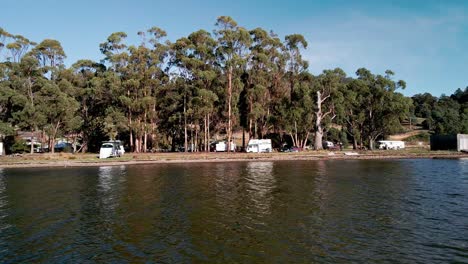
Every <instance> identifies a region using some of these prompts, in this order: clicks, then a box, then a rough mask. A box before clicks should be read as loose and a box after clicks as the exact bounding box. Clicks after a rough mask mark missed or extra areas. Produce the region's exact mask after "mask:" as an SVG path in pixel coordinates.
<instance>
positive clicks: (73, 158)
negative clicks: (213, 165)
mask: <svg viewBox="0 0 468 264" xmlns="http://www.w3.org/2000/svg"><path fill="white" fill-rule="evenodd" d="M421 158H423V159H434V158H436V159H459V158H467V159H468V154H466V153H460V152H449V151H445V152H431V151H408V150H405V151H365V152H359V153H358V152H353V151H342V152H341V151H339V152H327V151H318V152H317V151H309V152H299V153H255V154H254V153H154V154H133V153H129V154H126V155H125V156H124V157H121V158H111V159H98V158H97V155H96V154H76V155H73V154H64V153H59V154H33V155H28V154H27V155H22V156H4V157H1V158H0V168H29V167H84V166H117V165H135V164H158V163H188V162H238V161H282V160H284V161H294V160H348V159H368V160H369V159H421Z"/></svg>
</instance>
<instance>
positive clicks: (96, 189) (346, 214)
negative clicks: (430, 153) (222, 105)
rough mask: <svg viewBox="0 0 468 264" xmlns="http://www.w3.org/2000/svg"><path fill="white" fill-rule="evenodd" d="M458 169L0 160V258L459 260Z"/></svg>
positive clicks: (463, 240) (461, 209) (467, 196)
mask: <svg viewBox="0 0 468 264" xmlns="http://www.w3.org/2000/svg"><path fill="white" fill-rule="evenodd" d="M467 173H468V161H465V160H463V161H457V160H403V161H401V160H400V161H398V160H395V161H361V160H355V161H297V162H291V161H287V162H286V161H284V162H233V163H200V164H164V165H163V164H159V165H141V166H125V167H124V166H121V167H106V166H103V167H92V168H73V169H70V168H68V169H57V168H56V169H50V168H40V169H33V170H31V169H15V170H13V169H5V170H1V169H0V202H2V203H3V204H2V205H3V211H2V208H1V207H0V215H1V214H3V215H4V216H5V217H4V218H3V219H1V218H0V259H1V261H0V262H5V263H38V262H56V263H68V262H73V263H87V262H98V263H100V262H111V263H113V262H115V263H126V262H128V263H140V262H151V261H153V262H158V263H349V262H356V263H380V262H382V263H386V262H388V263H393V262H398V261H402V260H404V262H408V263H433V262H441V263H442V262H443V263H448V262H457V261H458V262H460V263H464V262H466V261H467V260H468V256H467V251H466V245H467V243H468V240H467V237H468V228H467V226H466V223H468V215H467V214H466V209H467V205H468V175H467ZM6 202H8V204H7V203H6ZM8 226H9V227H10V228H5V227H8Z"/></svg>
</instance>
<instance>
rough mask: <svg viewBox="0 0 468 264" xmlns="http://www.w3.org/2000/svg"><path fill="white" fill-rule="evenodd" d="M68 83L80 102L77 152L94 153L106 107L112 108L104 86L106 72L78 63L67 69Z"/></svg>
mask: <svg viewBox="0 0 468 264" xmlns="http://www.w3.org/2000/svg"><path fill="white" fill-rule="evenodd" d="M69 70H70V71H71V73H70V75H69V81H70V82H71V83H72V84H73V86H74V87H75V91H74V98H75V100H77V101H78V102H79V103H80V109H79V116H80V117H81V119H82V120H83V123H82V126H81V127H80V129H79V130H80V131H79V134H80V135H81V138H82V144H81V149H80V151H82V152H87V151H88V150H92V151H96V150H97V148H98V145H99V144H100V142H97V141H100V140H101V138H102V136H103V135H102V134H103V129H104V128H103V119H104V118H105V112H106V108H107V107H108V106H109V105H114V102H115V99H113V96H112V92H111V91H112V90H113V89H111V88H110V87H109V86H106V80H105V79H106V69H105V66H104V65H103V64H101V63H97V62H94V61H91V60H79V61H77V62H75V63H74V64H73V65H72V66H71V68H70V69H69Z"/></svg>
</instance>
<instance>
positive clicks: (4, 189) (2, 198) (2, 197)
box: [0, 168, 6, 217]
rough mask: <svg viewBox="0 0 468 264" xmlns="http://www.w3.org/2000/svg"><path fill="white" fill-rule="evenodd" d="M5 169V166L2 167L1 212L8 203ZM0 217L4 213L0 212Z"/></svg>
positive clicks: (0, 187) (0, 174) (0, 182)
mask: <svg viewBox="0 0 468 264" xmlns="http://www.w3.org/2000/svg"><path fill="white" fill-rule="evenodd" d="M3 171H4V169H3V168H0V212H1V210H2V208H3V207H4V206H5V205H6V198H5V196H6V194H5V192H6V183H5V176H4V175H3ZM0 217H2V215H1V214H0Z"/></svg>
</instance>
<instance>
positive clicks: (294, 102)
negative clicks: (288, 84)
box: [276, 72, 315, 148]
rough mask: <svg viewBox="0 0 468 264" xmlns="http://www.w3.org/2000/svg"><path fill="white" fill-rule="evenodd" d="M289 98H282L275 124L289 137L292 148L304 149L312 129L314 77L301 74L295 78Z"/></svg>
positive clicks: (308, 74)
mask: <svg viewBox="0 0 468 264" xmlns="http://www.w3.org/2000/svg"><path fill="white" fill-rule="evenodd" d="M295 82H296V83H295V85H294V88H293V90H292V92H290V97H283V99H282V104H281V107H280V110H279V112H278V113H277V117H276V118H277V120H276V121H277V122H279V123H281V124H282V127H283V131H284V132H285V133H286V134H287V135H289V136H290V137H291V140H292V143H293V145H294V146H298V147H302V148H304V147H305V146H306V145H307V141H308V139H309V135H310V133H311V132H312V130H313V128H314V123H313V119H314V98H315V94H314V87H313V86H314V83H313V82H314V77H313V76H312V75H311V74H310V73H308V72H303V73H301V74H300V75H299V76H297V77H296V81H295Z"/></svg>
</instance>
